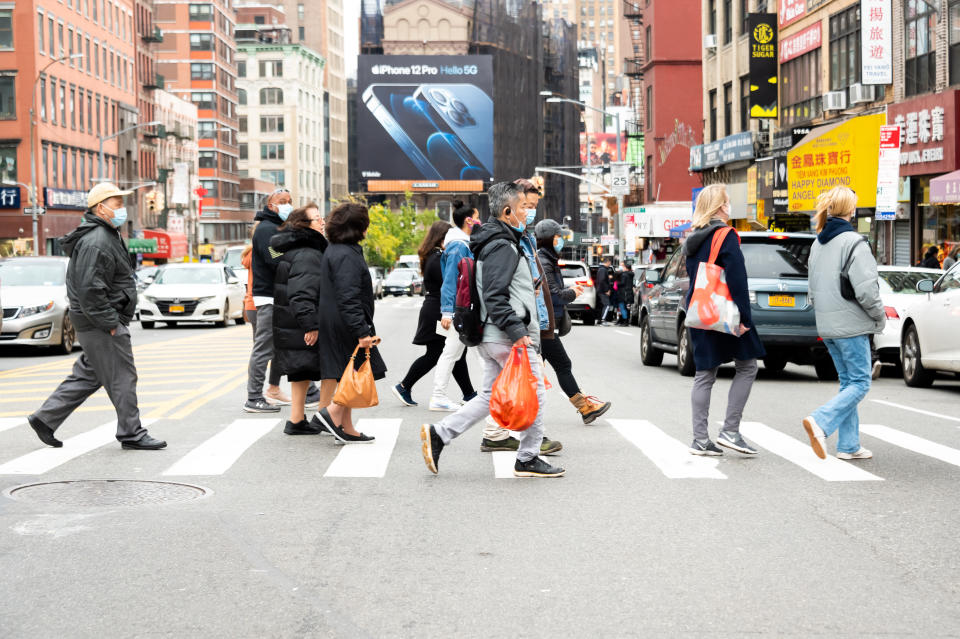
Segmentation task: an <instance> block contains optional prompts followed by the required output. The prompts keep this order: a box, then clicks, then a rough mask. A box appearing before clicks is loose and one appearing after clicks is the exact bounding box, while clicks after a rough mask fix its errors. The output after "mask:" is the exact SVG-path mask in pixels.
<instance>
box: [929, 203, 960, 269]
mask: <svg viewBox="0 0 960 639" xmlns="http://www.w3.org/2000/svg"><path fill="white" fill-rule="evenodd" d="M920 211H921V214H922V221H921V224H922V226H921V228H920V253H919V255H923V253H924V251H926V248H927V247H928V246H936V247H937V248H939V249H940V259H941V260H942V259H943V258H944V257H946V256H947V255H949V254H950V252H951V251H952V250H953V249H954V247H956V246H960V206H955V205H945V206H922V207H921V208H920Z"/></svg>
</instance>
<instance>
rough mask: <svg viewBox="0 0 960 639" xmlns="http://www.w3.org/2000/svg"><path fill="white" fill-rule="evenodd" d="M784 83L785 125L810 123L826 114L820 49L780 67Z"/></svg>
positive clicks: (782, 89)
mask: <svg viewBox="0 0 960 639" xmlns="http://www.w3.org/2000/svg"><path fill="white" fill-rule="evenodd" d="M780 82H781V95H780V98H781V101H782V102H783V120H784V123H786V124H793V123H796V122H807V121H809V120H811V119H813V118H815V117H817V116H819V115H820V114H821V113H822V112H823V104H822V101H821V90H820V49H814V50H813V51H811V52H810V53H807V54H804V55H802V56H800V57H798V58H794V59H793V60H789V61H788V62H785V63H784V64H782V65H780Z"/></svg>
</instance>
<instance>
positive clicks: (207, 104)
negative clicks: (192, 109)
mask: <svg viewBox="0 0 960 639" xmlns="http://www.w3.org/2000/svg"><path fill="white" fill-rule="evenodd" d="M190 101H191V102H193V103H194V104H195V105H197V108H198V109H208V110H210V111H212V110H214V109H216V108H217V96H216V95H214V94H213V93H193V94H191V95H190Z"/></svg>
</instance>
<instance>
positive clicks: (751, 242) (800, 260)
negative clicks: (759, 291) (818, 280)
mask: <svg viewBox="0 0 960 639" xmlns="http://www.w3.org/2000/svg"><path fill="white" fill-rule="evenodd" d="M812 245H813V238H805V237H787V238H784V239H774V238H762V239H760V241H757V240H756V239H752V238H749V239H748V238H743V244H742V245H741V247H740V248H741V249H742V250H743V258H744V260H745V261H746V265H747V277H763V278H769V279H780V278H785V277H790V278H801V279H805V278H806V277H807V260H809V259H810V247H811V246H812Z"/></svg>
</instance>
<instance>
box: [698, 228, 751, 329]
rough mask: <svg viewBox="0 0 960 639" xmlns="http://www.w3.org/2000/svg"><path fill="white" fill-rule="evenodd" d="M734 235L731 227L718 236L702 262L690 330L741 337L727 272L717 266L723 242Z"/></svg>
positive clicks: (738, 310) (718, 233)
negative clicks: (706, 257) (695, 329)
mask: <svg viewBox="0 0 960 639" xmlns="http://www.w3.org/2000/svg"><path fill="white" fill-rule="evenodd" d="M731 231H733V229H732V228H731V227H729V226H728V227H726V228H723V229H720V230H719V231H717V232H716V233H714V234H713V243H712V245H711V247H710V257H709V259H708V260H707V261H706V262H700V268H698V269H697V275H696V278H695V279H694V281H693V293H692V294H691V295H690V305H689V307H688V308H687V317H686V321H685V322H684V323H685V324H686V326H687V327H688V328H700V329H703V330H707V331H718V332H720V333H727V334H730V335H739V330H740V309H739V308H738V307H737V305H736V303H735V302H734V301H733V298H732V297H731V296H730V289H729V288H728V287H727V274H726V272H725V271H724V270H723V267H722V266H720V265H718V264H716V261H717V256H718V255H719V253H720V247H721V245H722V244H723V240H724V239H726V237H727V235H728V234H729V233H730V232H731Z"/></svg>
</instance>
